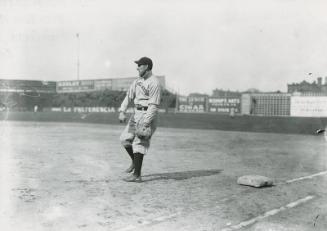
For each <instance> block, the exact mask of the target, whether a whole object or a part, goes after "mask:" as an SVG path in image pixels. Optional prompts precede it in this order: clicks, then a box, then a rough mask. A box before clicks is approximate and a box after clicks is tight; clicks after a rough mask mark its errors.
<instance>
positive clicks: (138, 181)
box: [123, 174, 142, 183]
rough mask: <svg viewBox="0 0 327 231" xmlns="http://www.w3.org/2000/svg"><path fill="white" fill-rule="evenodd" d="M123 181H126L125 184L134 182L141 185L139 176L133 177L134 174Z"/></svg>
mask: <svg viewBox="0 0 327 231" xmlns="http://www.w3.org/2000/svg"><path fill="white" fill-rule="evenodd" d="M123 180H124V181H126V182H136V183H141V182H142V178H141V176H135V175H134V174H132V175H130V176H128V177H126V178H124V179H123Z"/></svg>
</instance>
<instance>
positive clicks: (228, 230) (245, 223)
mask: <svg viewBox="0 0 327 231" xmlns="http://www.w3.org/2000/svg"><path fill="white" fill-rule="evenodd" d="M313 198H314V196H311V195H309V196H307V197H304V198H302V199H299V200H297V201H293V202H291V203H288V204H287V205H285V206H282V207H280V208H278V209H272V210H270V211H268V212H265V213H264V214H263V215H259V216H257V217H254V218H252V219H250V220H246V221H242V222H241V223H239V224H237V225H231V226H228V227H226V228H224V229H222V230H221V231H234V230H238V229H241V228H245V227H247V226H249V225H252V224H254V223H256V222H258V221H260V220H263V219H264V218H267V217H270V216H273V215H276V214H278V213H280V212H282V211H284V210H287V209H290V208H294V207H296V206H298V205H300V204H304V203H306V202H308V201H310V200H312V199H313Z"/></svg>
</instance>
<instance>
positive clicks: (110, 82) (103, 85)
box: [56, 76, 166, 93]
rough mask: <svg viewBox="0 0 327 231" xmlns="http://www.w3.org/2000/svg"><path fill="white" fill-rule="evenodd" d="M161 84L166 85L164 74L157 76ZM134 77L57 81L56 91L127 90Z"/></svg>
mask: <svg viewBox="0 0 327 231" xmlns="http://www.w3.org/2000/svg"><path fill="white" fill-rule="evenodd" d="M157 78H158V80H159V82H160V84H161V86H162V87H163V88H165V87H166V78H165V76H157ZM135 79H136V77H128V78H111V79H86V80H70V81H58V82H57V88H56V91H57V93H73V92H92V91H104V90H111V91H127V90H128V89H129V87H130V85H131V84H132V82H133V81H134V80H135Z"/></svg>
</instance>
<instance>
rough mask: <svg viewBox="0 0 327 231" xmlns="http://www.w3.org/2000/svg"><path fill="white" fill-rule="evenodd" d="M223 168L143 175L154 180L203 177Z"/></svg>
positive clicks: (218, 171) (148, 179)
mask: <svg viewBox="0 0 327 231" xmlns="http://www.w3.org/2000/svg"><path fill="white" fill-rule="evenodd" d="M221 172H222V170H221V169H211V170H194V171H184V172H167V173H156V174H149V175H143V176H142V178H143V181H144V182H147V181H154V180H186V179H190V178H193V177H203V176H211V175H216V174H219V173H221Z"/></svg>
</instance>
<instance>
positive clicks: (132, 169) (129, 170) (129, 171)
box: [125, 164, 135, 173]
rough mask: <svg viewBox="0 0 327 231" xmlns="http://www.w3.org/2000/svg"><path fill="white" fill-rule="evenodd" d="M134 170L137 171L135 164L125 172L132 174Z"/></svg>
mask: <svg viewBox="0 0 327 231" xmlns="http://www.w3.org/2000/svg"><path fill="white" fill-rule="evenodd" d="M134 169H135V167H134V164H131V166H129V168H128V169H126V170H125V172H126V173H131V172H133V171H134Z"/></svg>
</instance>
